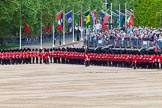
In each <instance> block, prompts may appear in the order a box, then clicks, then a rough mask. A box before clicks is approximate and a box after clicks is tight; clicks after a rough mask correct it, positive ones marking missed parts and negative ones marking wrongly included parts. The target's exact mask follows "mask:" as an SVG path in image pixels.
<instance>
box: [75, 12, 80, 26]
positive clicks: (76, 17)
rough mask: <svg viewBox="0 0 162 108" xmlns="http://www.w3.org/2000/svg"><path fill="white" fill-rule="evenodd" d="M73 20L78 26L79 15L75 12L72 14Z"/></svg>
mask: <svg viewBox="0 0 162 108" xmlns="http://www.w3.org/2000/svg"><path fill="white" fill-rule="evenodd" d="M74 22H75V25H77V26H79V16H78V15H77V14H74Z"/></svg>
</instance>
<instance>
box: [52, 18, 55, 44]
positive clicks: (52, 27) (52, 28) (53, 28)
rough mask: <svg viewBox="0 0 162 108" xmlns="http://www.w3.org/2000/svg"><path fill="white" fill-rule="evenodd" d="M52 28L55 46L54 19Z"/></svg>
mask: <svg viewBox="0 0 162 108" xmlns="http://www.w3.org/2000/svg"><path fill="white" fill-rule="evenodd" d="M52 29H53V41H52V42H53V45H52V46H53V47H55V25H54V21H53V27H52Z"/></svg>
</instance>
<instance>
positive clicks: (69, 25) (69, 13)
mask: <svg viewBox="0 0 162 108" xmlns="http://www.w3.org/2000/svg"><path fill="white" fill-rule="evenodd" d="M72 14H73V13H72V11H70V12H68V13H66V19H67V21H68V28H69V29H70V28H72V26H73V20H72Z"/></svg>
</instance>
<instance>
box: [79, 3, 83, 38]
mask: <svg viewBox="0 0 162 108" xmlns="http://www.w3.org/2000/svg"><path fill="white" fill-rule="evenodd" d="M79 16H80V18H81V19H80V20H81V21H79V22H80V24H81V25H80V27H81V40H83V28H82V25H83V24H82V22H83V21H82V20H83V19H82V5H81V14H80V15H79Z"/></svg>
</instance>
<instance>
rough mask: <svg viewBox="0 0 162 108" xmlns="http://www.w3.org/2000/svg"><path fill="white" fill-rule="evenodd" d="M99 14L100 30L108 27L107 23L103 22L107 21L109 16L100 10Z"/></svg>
mask: <svg viewBox="0 0 162 108" xmlns="http://www.w3.org/2000/svg"><path fill="white" fill-rule="evenodd" d="M100 15H101V25H102V30H107V29H108V28H107V25H105V24H106V23H108V20H109V17H110V16H109V15H108V14H106V13H105V12H103V11H101V14H100Z"/></svg>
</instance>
